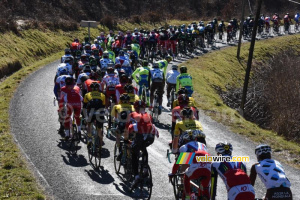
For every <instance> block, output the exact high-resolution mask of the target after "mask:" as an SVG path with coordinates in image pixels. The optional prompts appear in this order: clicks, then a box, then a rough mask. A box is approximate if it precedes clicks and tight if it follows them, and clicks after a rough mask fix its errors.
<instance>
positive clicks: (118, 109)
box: [111, 103, 134, 121]
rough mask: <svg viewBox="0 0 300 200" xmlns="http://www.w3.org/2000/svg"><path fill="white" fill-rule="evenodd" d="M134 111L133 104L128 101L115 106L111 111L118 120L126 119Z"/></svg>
mask: <svg viewBox="0 0 300 200" xmlns="http://www.w3.org/2000/svg"><path fill="white" fill-rule="evenodd" d="M133 111H134V107H133V105H131V104H127V103H121V104H118V105H115V106H114V107H113V109H112V111H111V116H112V117H116V118H117V119H118V120H123V121H124V120H126V119H127V117H128V116H129V114H130V113H131V112H133ZM125 115H126V116H125Z"/></svg>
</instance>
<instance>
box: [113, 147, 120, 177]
mask: <svg viewBox="0 0 300 200" xmlns="http://www.w3.org/2000/svg"><path fill="white" fill-rule="evenodd" d="M119 154H120V151H119V147H118V146H117V143H116V144H115V148H114V166H115V171H116V174H119V173H120V168H121V160H120V161H118V160H117V157H118V155H119Z"/></svg>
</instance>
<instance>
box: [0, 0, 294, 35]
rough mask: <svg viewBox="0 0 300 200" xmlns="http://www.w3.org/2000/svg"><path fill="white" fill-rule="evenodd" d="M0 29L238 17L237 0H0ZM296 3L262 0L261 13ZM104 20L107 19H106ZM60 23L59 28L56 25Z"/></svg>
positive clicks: (249, 8)
mask: <svg viewBox="0 0 300 200" xmlns="http://www.w3.org/2000/svg"><path fill="white" fill-rule="evenodd" d="M255 2H256V1H255V0H249V1H246V4H247V8H246V14H249V13H251V11H252V12H254V9H255V8H254V7H255ZM0 9H1V13H0V31H2V32H3V31H5V30H9V29H12V28H13V27H14V23H16V20H20V19H21V20H30V22H31V24H30V27H34V28H35V27H38V24H39V23H42V24H43V26H46V27H50V28H51V27H53V26H54V28H62V27H64V26H67V27H69V26H71V27H69V29H72V28H74V27H72V26H74V24H73V23H77V22H79V21H80V20H96V21H103V20H104V21H105V18H108V17H109V18H111V19H110V20H118V19H126V20H130V19H133V22H135V23H138V22H141V21H148V22H149V21H153V22H155V21H162V20H166V19H174V18H177V19H180V20H186V19H193V18H194V19H195V18H203V19H209V18H210V19H211V18H213V17H217V18H219V19H221V18H222V19H224V20H229V19H230V18H232V17H239V16H240V12H241V1H240V0H187V1H184V4H183V1H182V0H151V1H150V0H145V1H137V0H101V1H100V0H87V1H80V0H26V1H24V0H2V1H1V2H0ZM297 9H300V6H299V5H297V4H294V3H289V2H288V1H281V0H265V1H264V3H263V8H262V12H263V13H266V14H273V13H274V12H277V13H279V14H283V13H285V12H290V13H291V14H292V15H293V14H294V13H295V12H296V11H297ZM106 20H107V19H106ZM60 26H61V27H60Z"/></svg>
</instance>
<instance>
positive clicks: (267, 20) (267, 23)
mask: <svg viewBox="0 0 300 200" xmlns="http://www.w3.org/2000/svg"><path fill="white" fill-rule="evenodd" d="M270 21H271V18H270V17H269V15H266V17H265V24H266V32H267V33H269V31H270Z"/></svg>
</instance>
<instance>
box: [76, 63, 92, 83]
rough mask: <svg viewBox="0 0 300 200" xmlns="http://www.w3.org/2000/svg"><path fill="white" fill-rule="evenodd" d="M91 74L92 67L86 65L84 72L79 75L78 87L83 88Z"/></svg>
mask: <svg viewBox="0 0 300 200" xmlns="http://www.w3.org/2000/svg"><path fill="white" fill-rule="evenodd" d="M91 72H92V70H91V66H89V65H85V66H84V67H83V70H82V72H81V73H80V74H79V75H78V78H77V82H76V84H77V86H79V87H81V85H82V84H83V83H84V81H86V80H87V79H89V76H90V74H91Z"/></svg>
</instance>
